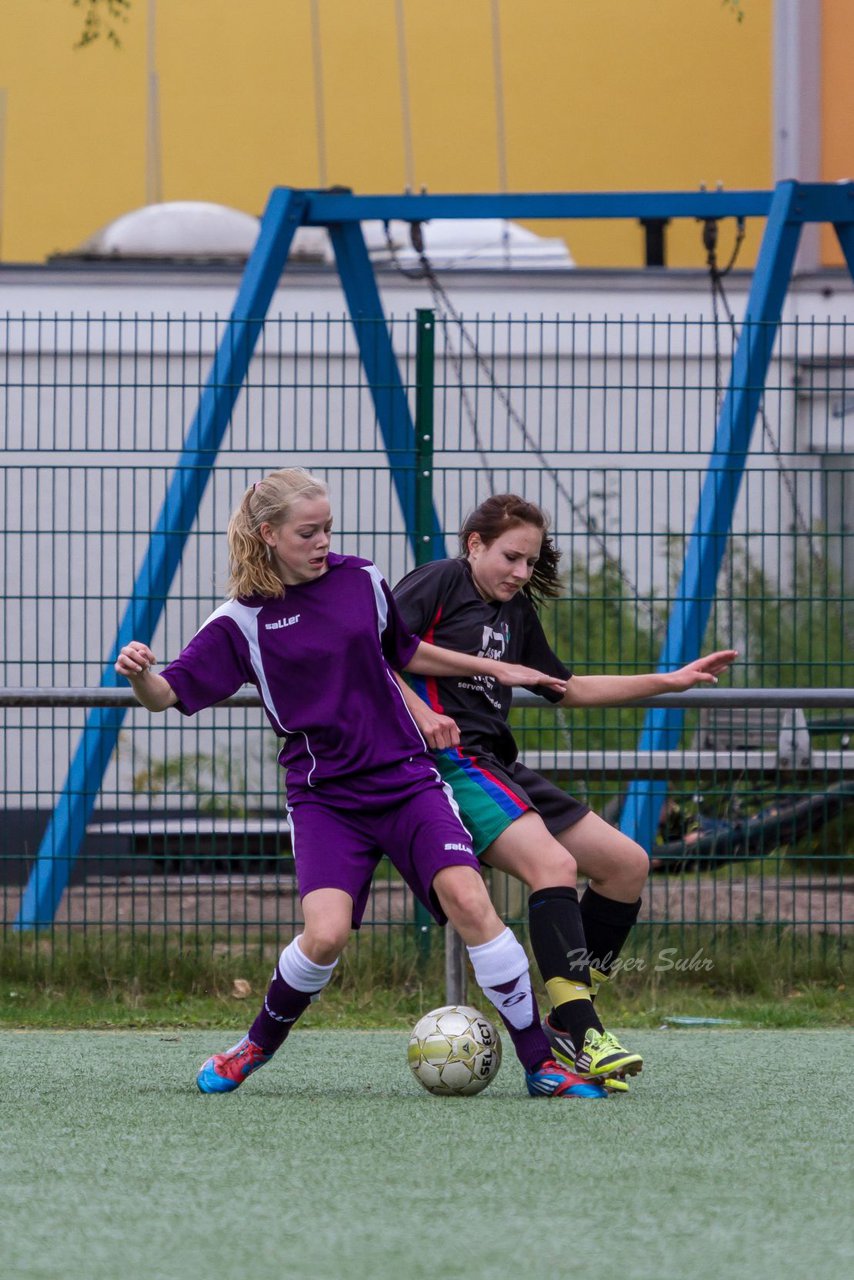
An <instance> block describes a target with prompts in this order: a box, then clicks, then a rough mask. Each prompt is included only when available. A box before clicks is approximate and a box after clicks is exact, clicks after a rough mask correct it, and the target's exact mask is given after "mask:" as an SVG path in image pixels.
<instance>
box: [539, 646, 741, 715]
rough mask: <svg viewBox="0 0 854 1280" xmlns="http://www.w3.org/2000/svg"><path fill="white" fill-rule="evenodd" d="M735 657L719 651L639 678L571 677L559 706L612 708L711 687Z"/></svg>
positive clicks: (729, 652)
mask: <svg viewBox="0 0 854 1280" xmlns="http://www.w3.org/2000/svg"><path fill="white" fill-rule="evenodd" d="M737 657H738V654H737V653H736V651H735V649H720V650H719V651H718V652H717V653H709V654H706V656H705V657H704V658H696V659H695V660H694V661H693V662H689V663H688V665H687V666H685V667H680V668H679V670H678V671H666V672H664V671H661V672H658V671H656V672H649V673H648V674H646V675H640V676H573V677H572V679H571V680H570V681H569V683H568V684H567V686H566V693H565V694H564V695H563V698H562V699H561V706H563V707H613V706H616V705H617V704H618V703H622V702H631V701H632V700H633V699H635V698H653V697H655V695H656V694H659V693H683V692H684V691H685V690H686V689H694V688H696V687H697V686H698V685H714V684H717V682H718V676H719V675H720V674H721V673H722V672H723V671H726V670H727V669H728V668H729V667H730V666H731V665H732V663H733V662H734V661H735V659H736V658H737Z"/></svg>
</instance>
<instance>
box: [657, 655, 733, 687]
mask: <svg viewBox="0 0 854 1280" xmlns="http://www.w3.org/2000/svg"><path fill="white" fill-rule="evenodd" d="M737 657H738V653H737V652H736V650H735V649H719V650H718V652H717V653H707V654H706V656H705V657H704V658H695V659H694V661H693V662H689V663H688V665H687V666H686V667H680V668H679V670H678V671H674V672H673V674H672V676H671V681H672V682H673V683H672V684H671V688H672V689H673V690H674V692H679V693H681V692H683V690H685V689H694V688H696V687H697V685H714V684H717V682H718V676H719V675H720V674H721V673H722V672H723V671H726V670H727V669H728V668H729V667H730V666H732V664H733V662H735V660H736V658H737Z"/></svg>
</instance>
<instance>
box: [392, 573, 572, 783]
mask: <svg viewBox="0 0 854 1280" xmlns="http://www.w3.org/2000/svg"><path fill="white" fill-rule="evenodd" d="M394 598H395V601H396V602H397V606H398V609H399V610H400V613H401V616H402V618H403V620H404V622H405V624H406V626H407V627H408V628H409V630H410V631H412V632H413V633H414V634H415V635H417V636H420V637H421V639H422V640H427V641H429V642H430V643H431V644H437V645H441V646H442V647H443V648H446V649H454V650H456V651H457V652H458V653H471V654H477V655H478V656H479V657H481V658H498V659H499V660H500V661H503V662H519V663H523V664H524V665H525V666H528V667H535V668H536V669H537V670H538V671H545V672H547V674H549V675H554V676H557V677H559V678H560V679H568V678H569V676H570V674H571V673H570V672H569V671H568V670H567V668H566V667H565V666H564V665H563V663H562V662H561V661H560V659H559V658H558V657H557V656H556V655H555V654H554V652H553V651H552V649H551V647H550V645H549V642H548V641H547V640H546V637H545V633H544V632H543V628H542V626H541V625H540V620H539V618H538V617H537V613H536V610H535V609H534V606H533V605H532V604H531V602H530V600H529V599H528V598H527V596H525V595H522V594H521V593H520V594H518V595H516V596H514V597H513V599H512V600H507V601H498V600H484V599H483V597H482V596H481V595H480V593H479V592H478V590H477V588H476V587H475V585H474V581H473V580H472V575H471V569H470V567H469V564H468V561H467V560H464V559H458V560H437V561H434V562H433V563H431V564H424V565H421V566H420V567H419V568H417V569H413V571H412V573H409V574H407V575H406V577H405V578H403V579H402V580H401V581H400V582H399V583H398V584H397V586H396V587H395V589H394ZM406 678H407V679H408V680H409V682H410V684H411V685H412V687H413V688H414V689H415V690H416V692H417V693H418V694H419V696H420V697H422V698H423V699H424V701H425V702H427V703H429V705H430V706H431V707H433V709H434V710H435V711H442V712H444V713H445V715H449V716H453V718H454V720H456V722H457V724H458V725H459V728H460V734H461V737H462V745H463V748H464V749H465V751H466V752H468V753H470V754H472V755H477V754H478V753H482V752H488V753H490V754H492V755H494V756H496V757H497V758H498V759H499V760H503V761H505V762H507V763H508V764H509V763H510V762H511V761H512V760H515V759H516V756H517V754H518V751H517V747H516V743H515V742H514V740H513V735H512V733H511V732H510V727H509V725H508V724H507V715H508V712H509V710H510V703H511V701H512V696H513V691H512V690H511V689H508V688H507V686H506V685H502V684H499V683H498V682H497V681H496V680H494V679H493V678H492V677H491V676H444V677H442V678H441V679H437V678H436V677H434V676H413V675H408V676H407V677H406ZM533 692H534V693H537V694H539V695H540V696H541V697H544V698H546V699H548V701H549V702H560V695H559V694H557V693H552V692H551V691H546V690H544V689H542V688H535V689H534V690H533Z"/></svg>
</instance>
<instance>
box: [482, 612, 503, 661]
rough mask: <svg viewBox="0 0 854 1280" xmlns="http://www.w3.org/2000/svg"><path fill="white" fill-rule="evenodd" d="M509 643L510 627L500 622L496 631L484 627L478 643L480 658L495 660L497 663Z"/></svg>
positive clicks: (492, 628)
mask: <svg viewBox="0 0 854 1280" xmlns="http://www.w3.org/2000/svg"><path fill="white" fill-rule="evenodd" d="M509 643H510V627H509V626H508V625H507V623H506V622H502V623H501V626H500V628H499V629H498V630H497V631H496V630H495V628H494V627H489V626H484V628H483V635H482V637H481V641H480V657H481V658H496V659H497V660H498V661H499V662H500V661H501V659H502V658H503V657H504V655H505V653H506V652H507V646H508V645H509Z"/></svg>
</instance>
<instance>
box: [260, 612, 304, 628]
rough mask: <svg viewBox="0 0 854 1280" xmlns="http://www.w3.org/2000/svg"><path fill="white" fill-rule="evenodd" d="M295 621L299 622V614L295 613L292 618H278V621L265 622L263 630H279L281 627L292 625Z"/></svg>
mask: <svg viewBox="0 0 854 1280" xmlns="http://www.w3.org/2000/svg"><path fill="white" fill-rule="evenodd" d="M295 622H299V614H298V613H295V614H294V615H293V617H292V618H279V621H278V622H265V623H264V630H265V631H280V630H281V628H282V627H292V626H293V625H294V623H295Z"/></svg>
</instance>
